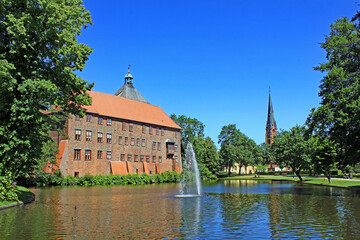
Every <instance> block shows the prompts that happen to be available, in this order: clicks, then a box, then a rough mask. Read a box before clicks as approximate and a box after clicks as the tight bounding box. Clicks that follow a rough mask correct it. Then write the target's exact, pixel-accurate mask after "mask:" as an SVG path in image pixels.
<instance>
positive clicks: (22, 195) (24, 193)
mask: <svg viewBox="0 0 360 240" xmlns="http://www.w3.org/2000/svg"><path fill="white" fill-rule="evenodd" d="M18 191H19V192H18V197H19V201H22V202H26V201H29V200H30V199H32V198H33V197H34V196H35V194H34V193H33V192H32V191H30V190H29V189H27V188H24V187H20V186H19V187H18Z"/></svg>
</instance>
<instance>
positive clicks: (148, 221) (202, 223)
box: [0, 181, 360, 239]
mask: <svg viewBox="0 0 360 240" xmlns="http://www.w3.org/2000/svg"><path fill="white" fill-rule="evenodd" d="M34 191H35V193H36V197H37V199H36V202H35V203H33V204H29V205H26V206H23V207H18V208H12V209H7V210H4V211H0V233H1V234H0V239H116V238H118V239H173V238H178V239H235V238H236V239H254V238H260V239H284V238H298V239H299V238H300V239H303V238H329V239H357V238H358V236H359V234H360V209H359V207H358V206H359V205H360V197H359V194H358V193H356V192H351V191H346V190H342V189H331V188H321V187H314V186H309V185H304V186H301V185H296V184H292V183H286V182H285V183H282V182H272V183H271V182H258V181H224V182H216V183H213V184H208V185H204V186H203V191H204V197H201V198H175V197H174V195H175V194H177V193H178V186H177V185H176V184H167V185H166V184H164V185H146V186H112V187H69V188H47V189H35V190H34Z"/></svg>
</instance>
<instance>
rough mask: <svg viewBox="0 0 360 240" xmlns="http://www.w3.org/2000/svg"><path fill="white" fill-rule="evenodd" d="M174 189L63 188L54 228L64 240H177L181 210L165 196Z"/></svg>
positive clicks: (150, 187)
mask: <svg viewBox="0 0 360 240" xmlns="http://www.w3.org/2000/svg"><path fill="white" fill-rule="evenodd" d="M175 187H176V185H167V186H166V185H164V186H161V187H159V186H155V188H156V190H157V191H154V187H153V185H146V186H137V187H134V186H132V187H129V186H116V187H92V188H77V189H75V188H71V189H66V188H62V189H59V190H60V192H61V193H60V197H59V199H58V203H57V205H58V206H60V209H61V210H60V211H57V213H56V214H57V217H56V219H57V220H58V223H57V224H56V225H57V228H59V229H60V231H59V232H61V233H62V234H63V236H66V237H65V238H66V239H67V238H68V239H72V238H80V239H173V238H179V231H178V230H179V228H180V226H181V224H182V217H181V211H180V209H179V205H178V204H177V203H176V202H175V203H174V201H173V199H172V201H170V200H169V198H168V196H167V194H168V191H171V190H172V188H175ZM105 236H106V237H105Z"/></svg>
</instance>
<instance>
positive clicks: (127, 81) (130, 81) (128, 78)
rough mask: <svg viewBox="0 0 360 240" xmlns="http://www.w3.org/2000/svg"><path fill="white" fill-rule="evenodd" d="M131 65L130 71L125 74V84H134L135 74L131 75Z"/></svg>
mask: <svg viewBox="0 0 360 240" xmlns="http://www.w3.org/2000/svg"><path fill="white" fill-rule="evenodd" d="M130 67H131V65H130V64H129V65H128V72H127V74H126V75H125V84H131V85H132V84H133V79H134V78H133V76H132V75H131V73H130Z"/></svg>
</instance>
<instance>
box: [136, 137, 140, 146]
mask: <svg viewBox="0 0 360 240" xmlns="http://www.w3.org/2000/svg"><path fill="white" fill-rule="evenodd" d="M136 146H138V147H140V138H137V139H136Z"/></svg>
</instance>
